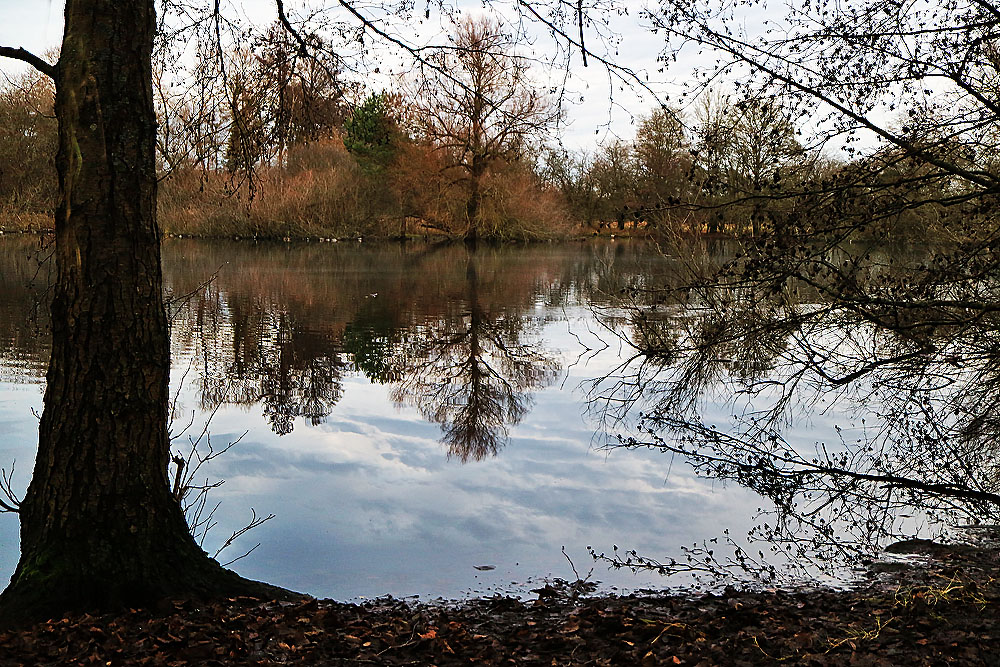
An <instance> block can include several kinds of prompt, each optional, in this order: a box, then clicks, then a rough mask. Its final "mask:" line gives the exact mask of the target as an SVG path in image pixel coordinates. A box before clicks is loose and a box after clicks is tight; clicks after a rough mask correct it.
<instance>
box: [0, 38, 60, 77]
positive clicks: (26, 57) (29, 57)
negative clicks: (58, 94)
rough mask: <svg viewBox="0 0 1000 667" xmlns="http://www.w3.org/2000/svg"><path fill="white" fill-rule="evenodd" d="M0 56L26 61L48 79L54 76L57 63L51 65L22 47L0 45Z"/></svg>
mask: <svg viewBox="0 0 1000 667" xmlns="http://www.w3.org/2000/svg"><path fill="white" fill-rule="evenodd" d="M0 56H2V57H4V58H13V59H14V60H20V61H21V62H26V63H28V64H29V65H31V66H32V67H34V68H35V69H37V70H38V71H39V72H41V73H42V74H44V75H45V76H47V77H49V78H50V79H55V78H56V67H57V65H51V64H49V63H47V62H45V61H44V60H42V59H41V58H39V57H38V56H36V55H35V54H34V53H31V52H30V51H27V50H25V49H24V48H23V47H21V48H16V49H15V48H14V47H11V46H0Z"/></svg>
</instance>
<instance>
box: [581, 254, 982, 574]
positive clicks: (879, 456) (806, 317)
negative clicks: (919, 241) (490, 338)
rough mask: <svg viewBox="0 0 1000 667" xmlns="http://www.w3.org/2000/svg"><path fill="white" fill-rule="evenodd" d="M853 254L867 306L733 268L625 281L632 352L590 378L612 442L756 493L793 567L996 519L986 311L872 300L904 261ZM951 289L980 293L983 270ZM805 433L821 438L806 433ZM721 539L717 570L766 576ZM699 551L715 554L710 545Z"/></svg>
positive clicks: (623, 330)
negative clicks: (695, 279) (707, 276)
mask: <svg viewBox="0 0 1000 667" xmlns="http://www.w3.org/2000/svg"><path fill="white" fill-rule="evenodd" d="M867 261H868V262H869V266H868V268H867V269H866V271H867V280H868V282H867V283H865V284H862V283H860V282H858V283H855V285H854V287H855V289H856V290H857V293H861V292H862V291H863V292H864V293H865V294H867V295H868V299H867V300H866V302H864V303H861V302H860V300H859V299H852V300H851V301H847V300H845V299H832V298H830V294H829V293H823V292H821V291H817V290H812V289H811V288H810V286H809V285H807V284H806V285H803V284H802V283H800V282H791V281H789V282H786V283H785V284H784V285H783V286H782V287H781V288H780V289H775V288H774V287H773V284H764V283H756V284H755V283H754V282H753V281H750V280H747V279H745V278H744V277H742V276H739V274H738V273H736V272H730V273H728V274H717V275H716V276H715V278H714V279H713V281H712V282H702V283H701V284H693V285H689V287H688V288H687V289H685V290H677V291H672V292H671V291H661V292H658V293H656V294H653V293H648V292H647V293H643V294H639V293H633V295H632V297H633V298H632V301H631V302H630V303H629V304H628V312H629V313H630V318H629V319H628V321H627V324H626V325H625V326H619V327H618V328H617V331H619V333H620V335H621V336H622V337H623V339H624V340H626V341H627V342H628V343H629V344H630V345H632V346H633V348H634V349H635V356H633V357H632V358H631V359H629V360H627V361H626V362H625V363H623V365H622V366H621V367H619V368H618V369H617V370H616V371H615V372H614V373H611V374H609V375H607V376H606V377H604V378H602V379H601V380H599V381H596V382H595V383H594V385H593V386H592V397H593V399H594V400H595V405H596V406H599V407H600V409H601V410H602V411H603V415H604V416H605V418H606V419H608V426H609V428H610V429H611V430H612V431H614V432H617V433H618V434H619V435H618V436H617V437H616V438H615V439H614V440H613V441H612V442H611V443H610V446H611V447H626V448H642V447H651V448H656V449H660V450H663V451H665V452H669V453H671V454H673V455H677V456H680V457H682V460H684V461H686V462H687V463H688V464H689V465H690V466H691V467H692V468H693V469H694V470H695V471H697V472H698V473H699V474H702V475H705V476H708V477H711V478H716V479H724V480H732V481H735V482H738V483H739V484H741V485H743V486H745V487H746V488H749V489H751V490H753V491H755V492H757V493H758V494H760V495H761V496H762V497H763V498H764V499H766V501H767V502H762V509H761V514H760V517H759V523H758V525H757V526H756V527H755V528H754V530H753V531H752V532H751V534H750V536H749V537H750V539H751V541H754V540H764V541H766V542H767V543H768V548H769V549H771V550H772V552H780V553H782V554H784V556H785V557H790V559H791V563H792V565H793V566H794V567H796V568H803V567H809V568H815V567H821V568H830V567H836V566H838V565H845V564H851V563H856V562H858V561H859V560H866V559H870V558H872V557H874V556H875V555H877V554H878V553H879V552H880V550H881V549H883V548H884V547H885V546H886V545H887V544H888V543H890V542H892V541H895V540H900V539H906V538H910V537H913V536H915V535H921V536H932V537H933V536H935V535H940V534H942V533H943V532H946V531H948V530H949V527H953V526H956V525H967V524H979V525H981V524H997V523H1000V495H998V492H1000V459H998V457H997V454H998V451H997V442H998V441H1000V440H998V437H1000V416H998V414H997V407H996V406H997V405H998V403H1000V372H998V371H1000V334H998V333H997V332H998V331H1000V328H998V326H997V325H998V324H1000V322H998V320H997V316H996V314H995V313H994V312H987V311H985V310H983V309H979V310H977V311H976V312H973V311H971V310H969V309H968V305H969V303H970V302H969V301H968V300H965V301H964V302H963V303H960V304H950V303H944V301H943V299H941V298H940V297H938V298H937V301H936V302H932V301H931V300H930V299H928V298H924V299H912V300H909V301H907V302H906V305H905V307H904V306H903V304H902V303H900V302H898V301H896V302H893V301H892V300H890V299H889V298H887V296H886V295H887V294H888V292H889V286H895V285H899V284H900V283H902V282H904V281H905V280H906V273H907V271H908V269H907V268H906V267H905V266H901V267H898V266H893V267H890V266H889V264H888V262H884V263H880V262H877V261H875V260H873V258H871V257H869V258H867ZM925 261H926V258H917V259H916V260H914V262H915V263H919V262H925ZM895 262H896V263H899V264H905V263H904V262H903V261H901V259H900V258H899V257H896V258H895ZM836 263H838V264H840V265H842V264H844V263H846V261H845V260H843V259H842V258H841V259H839V260H838V261H837V262H836ZM858 275H861V274H860V273H859V274H856V277H857V276H858ZM909 275H910V276H911V277H912V275H913V274H912V273H910V274H909ZM726 276H730V277H732V276H737V279H731V280H729V281H728V282H727V281H726V280H725V278H726ZM955 287H956V286H955V284H954V283H952V284H951V285H950V286H948V287H947V288H942V289H950V290H955ZM964 288H965V289H976V290H979V291H983V290H986V289H992V288H991V287H988V285H987V281H986V280H984V279H980V280H978V281H976V284H974V285H968V284H966V285H965V286H964ZM879 294H881V297H880V296H878V295H879ZM925 296H926V295H925ZM953 296H954V292H953V293H952V297H953ZM824 424H829V427H828V430H827V429H824V428H821V427H822V426H823V425H824ZM808 429H811V430H812V432H813V433H816V434H818V435H816V436H811V437H808V438H804V437H803V436H802V432H803V431H806V430H808ZM732 546H733V547H734V548H735V553H736V554H737V558H735V559H732V560H731V561H730V562H729V563H728V565H735V566H737V567H742V568H744V569H747V570H754V571H756V573H767V574H769V575H771V574H773V573H774V570H773V568H772V567H770V566H767V565H765V564H763V561H762V560H761V559H759V558H756V557H755V558H752V559H748V558H747V555H748V552H747V551H746V550H745V549H743V548H742V547H740V546H738V545H736V544H735V543H734V544H733V545H732ZM761 555H763V553H762V552H761ZM697 556H698V558H700V559H705V560H707V561H708V562H711V561H712V559H713V555H712V552H711V550H708V549H705V550H699V551H698V554H697ZM740 556H742V559H741V557H740ZM606 558H608V560H610V561H611V562H612V564H616V565H625V566H629V567H636V566H638V567H653V568H654V569H660V570H661V571H664V572H671V571H676V570H688V569H689V567H690V563H677V562H668V563H666V564H664V563H662V562H659V561H656V560H650V559H643V558H641V557H638V556H636V555H635V554H628V555H624V556H619V555H618V554H615V555H612V556H609V557H606ZM705 560H703V561H702V565H700V566H699V567H704V562H705ZM716 565H718V568H717V569H718V570H720V571H721V570H724V569H725V567H724V565H725V564H716ZM712 567H715V566H712ZM709 569H711V567H710V568H709ZM800 571H801V570H800Z"/></svg>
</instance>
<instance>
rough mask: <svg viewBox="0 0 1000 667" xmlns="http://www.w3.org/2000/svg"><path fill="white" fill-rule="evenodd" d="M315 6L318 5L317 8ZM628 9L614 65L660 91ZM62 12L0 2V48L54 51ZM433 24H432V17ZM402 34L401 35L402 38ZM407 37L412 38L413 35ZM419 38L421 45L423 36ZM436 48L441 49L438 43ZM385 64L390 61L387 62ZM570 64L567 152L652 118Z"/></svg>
mask: <svg viewBox="0 0 1000 667" xmlns="http://www.w3.org/2000/svg"><path fill="white" fill-rule="evenodd" d="M233 4H238V5H239V6H240V9H241V11H242V12H244V13H245V14H246V16H247V17H248V18H249V19H251V20H254V21H257V22H260V23H265V24H266V23H269V22H271V21H273V20H274V19H275V12H274V5H273V3H272V2H271V0H244V1H243V2H239V3H233ZM312 4H313V5H314V6H315V5H316V3H315V2H313V3H312ZM630 4H631V5H634V6H633V7H631V8H630V13H629V14H630V15H629V16H626V17H621V18H615V19H612V20H613V21H614V23H612V29H613V30H614V31H616V32H619V33H620V34H621V35H622V40H621V43H620V44H618V45H617V47H616V49H617V51H618V53H617V54H611V55H612V56H613V57H614V59H615V61H616V62H618V63H621V64H623V65H626V66H628V67H630V68H632V69H635V70H640V71H646V70H648V71H649V72H651V73H655V76H651V78H652V79H653V81H652V85H654V86H657V87H661V86H658V85H657V83H656V78H655V77H660V78H661V79H662V78H664V75H662V74H658V73H656V69H655V58H656V55H657V53H658V52H659V50H660V48H661V47H662V42H661V41H659V38H657V37H656V36H654V35H652V34H650V33H649V32H648V31H646V30H644V29H642V28H641V27H639V26H638V25H637V22H636V20H635V18H634V16H635V15H636V13H637V10H638V9H639V4H638V3H637V2H626V3H623V4H622V6H626V5H630ZM303 6H304V5H303V3H302V2H301V1H299V2H288V1H286V7H287V8H288V10H289V11H290V12H295V11H296V10H297V9H298V10H301V9H302V7H303ZM359 6H360V5H359ZM479 7H481V5H480V4H479V3H475V4H474V5H472V11H478V9H477V8H479ZM62 9H63V2H62V1H61V0H0V45H2V46H13V47H24V48H25V49H27V50H29V51H31V52H33V53H36V54H43V53H45V52H46V51H47V50H49V49H51V48H54V47H55V46H57V45H58V44H59V42H60V39H61V31H62ZM430 23H434V20H433V17H432V20H431V21H430ZM408 28H409V26H405V28H404V31H405V32H406V33H409V30H408ZM404 31H400V33H401V34H403V33H404ZM404 36H405V37H407V38H414V36H413V35H410V34H405V35H404ZM415 38H416V39H420V37H419V35H418V36H416V37H415ZM424 39H428V40H429V39H431V38H430V37H426V38H424ZM436 42H437V43H440V38H438V39H437V40H436ZM537 46H538V48H539V49H540V50H543V51H544V49H545V44H544V40H543V39H540V40H539V43H538V45H537ZM588 48H594V49H597V48H599V45H598V44H596V40H593V39H592V40H591V41H590V42H589V43H588ZM386 59H387V60H390V61H391V60H392V58H391V57H389V56H387V57H386ZM396 60H397V61H398V58H397V59H396ZM572 62H573V66H572V68H571V70H570V72H569V77H568V78H567V79H566V90H567V95H566V97H565V100H566V101H567V102H568V104H567V105H566V109H567V113H566V125H565V127H564V128H563V131H562V142H563V143H564V145H566V146H567V147H570V148H593V147H594V146H595V145H596V144H597V143H598V142H604V141H610V140H613V139H615V138H618V137H620V138H625V139H628V138H631V137H632V136H633V134H634V132H635V125H636V121H637V117H639V116H642V115H646V114H648V113H649V112H650V110H651V109H653V108H656V107H657V106H658V102H657V100H656V98H655V97H654V96H652V95H650V94H649V93H647V92H645V91H641V90H629V89H627V88H624V89H623V88H622V85H621V83H620V82H618V83H615V84H614V90H613V94H610V92H609V91H610V90H611V88H610V86H611V82H609V77H608V73H607V71H606V70H605V69H604V68H603V67H601V66H600V65H598V64H597V63H594V62H591V63H590V66H589V67H588V68H586V69H584V68H583V67H582V66H581V62H580V58H579V56H578V55H574V57H573V58H572ZM24 69H25V66H22V65H21V64H20V63H17V62H16V61H11V60H9V59H3V61H0V72H4V73H7V74H8V75H9V74H11V73H17V72H20V71H24ZM390 69H391V67H390ZM552 76H553V77H555V78H557V80H561V78H562V74H561V73H558V72H557V73H554V74H553V75H552ZM679 78H680V76H679V74H678V73H677V72H674V73H672V79H671V80H672V81H675V82H676V81H678V80H679ZM376 79H377V77H374V76H369V77H367V81H368V83H369V84H372V85H384V84H378V83H377V82H376ZM671 87H674V88H676V86H675V85H674V86H671V85H669V84H668V85H665V86H662V89H664V90H668V89H669V88H671Z"/></svg>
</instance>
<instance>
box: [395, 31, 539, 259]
mask: <svg viewBox="0 0 1000 667" xmlns="http://www.w3.org/2000/svg"><path fill="white" fill-rule="evenodd" d="M453 40H454V48H449V49H442V50H439V51H437V52H435V53H434V54H433V55H431V56H429V58H428V60H429V63H430V64H431V65H432V66H433V69H432V71H434V72H435V73H436V75H435V76H433V77H430V78H424V79H422V80H421V81H420V85H419V87H418V89H417V91H416V92H417V101H416V104H415V107H414V124H415V127H416V129H417V131H418V132H419V133H420V134H421V135H422V136H424V137H425V138H426V139H428V140H429V141H431V142H432V143H433V144H434V145H435V146H437V147H438V148H440V149H441V150H443V151H446V153H447V155H448V157H449V162H450V163H451V164H452V165H453V166H454V168H456V169H457V170H458V171H460V172H461V174H460V176H459V179H460V180H461V181H463V182H465V183H466V185H467V191H468V196H467V198H466V206H465V216H466V219H467V222H468V227H467V231H466V232H465V236H466V238H467V239H470V240H474V239H476V237H477V235H478V234H479V222H480V220H479V218H480V204H481V201H482V197H483V179H484V176H485V175H486V174H487V172H488V171H489V170H491V169H496V168H499V167H501V166H502V165H503V164H504V163H509V162H515V161H517V160H520V159H521V158H522V157H523V156H524V155H525V154H526V151H528V150H529V149H530V148H531V147H532V146H533V145H534V144H535V142H537V141H538V139H539V138H540V137H542V136H544V134H545V133H546V132H548V131H549V130H551V129H552V127H553V126H554V125H555V123H556V122H557V121H558V119H559V111H558V109H557V108H556V107H555V106H554V105H553V103H552V102H551V101H550V100H549V99H548V97H547V96H546V95H545V94H543V93H541V92H539V90H538V89H537V88H536V87H535V85H534V82H533V81H532V80H531V78H530V75H529V65H530V61H529V60H528V59H527V58H525V57H524V56H521V55H518V54H517V53H516V52H515V46H516V43H515V42H514V41H513V40H512V38H511V37H510V36H508V35H506V34H505V33H504V32H503V30H502V28H501V26H500V24H499V23H497V22H496V21H495V20H493V19H491V18H489V17H481V18H466V19H463V20H462V21H461V22H459V24H458V26H457V27H456V30H455V35H454V38H453ZM442 73H443V74H442Z"/></svg>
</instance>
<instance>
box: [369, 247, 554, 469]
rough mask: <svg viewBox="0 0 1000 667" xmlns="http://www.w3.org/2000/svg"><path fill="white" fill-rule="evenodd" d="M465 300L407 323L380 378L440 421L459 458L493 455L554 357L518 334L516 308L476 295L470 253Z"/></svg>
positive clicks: (401, 399) (524, 327) (397, 396)
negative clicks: (453, 309) (461, 307)
mask: <svg viewBox="0 0 1000 667" xmlns="http://www.w3.org/2000/svg"><path fill="white" fill-rule="evenodd" d="M465 296H466V301H465V303H466V308H467V310H465V311H464V312H462V313H460V314H453V315H452V316H450V317H445V318H440V319H437V320H432V321H430V322H428V323H426V324H423V325H421V326H419V327H416V328H414V329H413V330H411V331H410V332H409V333H408V334H407V335H406V336H405V338H404V339H403V340H402V341H401V343H400V345H399V346H398V347H397V348H396V350H395V354H394V356H393V361H392V362H391V363H390V364H389V365H388V366H387V367H386V369H385V376H384V377H385V378H386V379H391V380H392V381H393V382H394V384H395V386H394V387H393V389H392V398H393V400H394V401H396V403H398V404H409V405H413V406H415V407H417V409H419V410H420V412H421V414H422V415H423V416H424V418H425V419H428V420H429V421H432V422H434V423H437V424H440V425H441V428H442V431H443V438H442V441H443V442H444V443H445V444H446V445H447V447H448V455H449V456H455V457H457V458H458V459H459V460H461V461H462V462H463V463H465V462H467V461H470V460H471V461H479V460H482V459H484V458H486V457H488V456H496V454H497V453H498V452H499V451H500V449H501V448H502V447H503V446H504V444H505V443H506V440H507V436H508V428H509V427H510V426H512V425H514V424H517V423H519V422H520V421H521V419H522V418H523V417H524V416H525V414H527V413H528V411H529V410H530V409H531V406H532V402H533V398H532V395H531V393H530V392H531V391H532V390H534V389H538V388H541V387H545V386H547V385H548V384H550V383H551V382H552V381H553V380H554V379H555V377H556V375H557V374H558V371H559V365H558V362H557V361H556V359H555V358H554V357H552V356H551V355H549V354H548V353H546V352H544V351H543V350H541V348H540V347H539V346H538V345H537V344H533V343H529V342H526V341H525V337H526V335H527V334H528V333H529V326H530V322H529V321H528V320H527V319H526V318H525V317H524V316H523V314H522V313H521V312H517V311H512V310H508V309H505V308H503V307H492V306H490V305H487V304H486V303H484V300H483V299H482V298H481V295H480V277H479V273H478V265H477V257H476V255H475V253H474V252H470V254H469V256H468V259H467V262H466V293H465Z"/></svg>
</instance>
